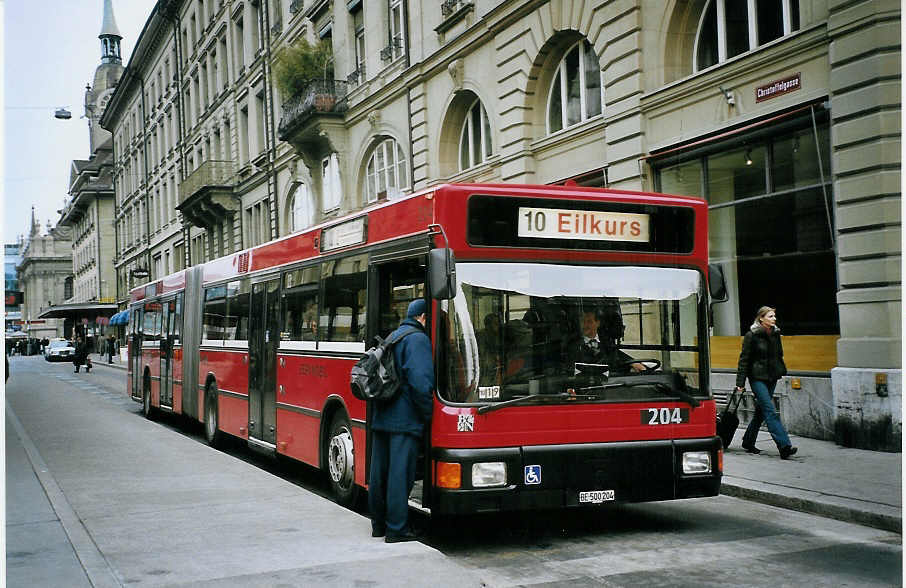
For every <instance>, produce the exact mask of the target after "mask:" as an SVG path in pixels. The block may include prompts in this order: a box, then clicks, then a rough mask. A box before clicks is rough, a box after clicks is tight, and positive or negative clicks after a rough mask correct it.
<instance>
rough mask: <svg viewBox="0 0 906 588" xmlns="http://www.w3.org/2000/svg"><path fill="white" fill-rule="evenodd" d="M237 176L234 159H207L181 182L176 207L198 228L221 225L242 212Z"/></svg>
mask: <svg viewBox="0 0 906 588" xmlns="http://www.w3.org/2000/svg"><path fill="white" fill-rule="evenodd" d="M235 175H236V170H235V165H234V164H233V162H232V161H218V160H213V159H212V160H208V161H205V162H204V163H202V164H201V165H200V166H198V168H197V169H196V170H195V171H193V172H192V173H191V174H189V177H187V178H186V179H185V180H183V182H182V183H180V184H179V205H178V206H177V207H176V209H177V210H179V211H181V212H182V213H183V215H184V216H185V217H186V219H187V220H188V221H189V222H190V223H192V224H193V225H195V226H197V227H201V228H210V227H213V226H218V225H220V223H222V222H223V221H224V220H226V219H228V218H231V217H232V216H233V214H235V213H236V212H238V211H239V197H238V196H237V195H236V194H235V190H234V186H235V179H234V178H235Z"/></svg>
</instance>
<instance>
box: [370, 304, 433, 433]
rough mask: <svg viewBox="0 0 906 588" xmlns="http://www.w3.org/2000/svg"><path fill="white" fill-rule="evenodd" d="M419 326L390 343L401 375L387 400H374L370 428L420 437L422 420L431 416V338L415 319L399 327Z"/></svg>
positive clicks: (407, 328) (423, 426)
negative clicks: (388, 400) (395, 391)
mask: <svg viewBox="0 0 906 588" xmlns="http://www.w3.org/2000/svg"><path fill="white" fill-rule="evenodd" d="M413 327H414V328H415V329H417V330H418V332H416V333H413V334H411V335H409V336H407V337H405V338H404V339H401V340H400V341H398V342H397V343H396V344H395V345H394V346H393V357H394V359H395V360H396V367H397V370H398V374H399V378H400V391H399V394H398V395H397V397H396V398H395V399H394V400H393V402H390V403H389V404H384V403H380V402H375V403H374V406H373V408H372V413H371V428H372V429H375V430H377V431H387V432H390V433H409V434H411V435H415V436H417V437H420V436H421V435H422V434H423V432H424V430H425V424H426V423H428V422H429V421H430V420H431V411H432V408H433V406H434V362H433V360H432V358H431V340H430V339H428V335H427V334H426V333H425V329H424V327H422V325H421V323H419V322H418V321H417V320H415V319H411V318H407V319H405V320H404V321H403V322H401V323H400V326H399V328H398V329H397V330H396V331H394V332H393V333H391V334H390V335H389V337H393V336H395V335H396V333H397V332H398V331H400V330H401V329H402V330H407V331H408V330H410V329H412V328H413Z"/></svg>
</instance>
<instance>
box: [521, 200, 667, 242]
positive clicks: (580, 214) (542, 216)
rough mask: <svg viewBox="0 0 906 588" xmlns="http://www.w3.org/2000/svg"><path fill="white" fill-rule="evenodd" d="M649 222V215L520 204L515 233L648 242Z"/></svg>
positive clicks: (535, 235)
mask: <svg viewBox="0 0 906 588" xmlns="http://www.w3.org/2000/svg"><path fill="white" fill-rule="evenodd" d="M648 221H649V217H648V215H647V214H632V213H625V212H599V211H595V210H567V209H564V208H529V207H525V206H520V207H519V210H518V227H519V228H518V230H517V233H516V234H517V235H518V236H520V237H547V238H550V239H582V240H597V241H637V242H641V243H647V242H648V239H649V222H648Z"/></svg>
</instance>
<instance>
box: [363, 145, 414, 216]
mask: <svg viewBox="0 0 906 588" xmlns="http://www.w3.org/2000/svg"><path fill="white" fill-rule="evenodd" d="M407 186H408V174H407V173H406V155H405V154H404V153H403V149H402V148H401V147H400V146H399V143H397V142H396V141H395V140H393V139H389V138H388V139H384V140H383V141H381V142H380V143H378V145H377V147H375V149H374V151H372V153H371V157H369V158H368V165H367V166H366V167H365V202H366V203H369V202H375V201H377V200H378V199H382V198H390V199H392V198H396V197H398V196H400V195H401V194H402V193H403V190H404V189H405V188H406V187H407Z"/></svg>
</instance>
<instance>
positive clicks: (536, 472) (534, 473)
mask: <svg viewBox="0 0 906 588" xmlns="http://www.w3.org/2000/svg"><path fill="white" fill-rule="evenodd" d="M525 483H526V484H527V485H528V484H540V483H541V466H540V465H527V466H525Z"/></svg>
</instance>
